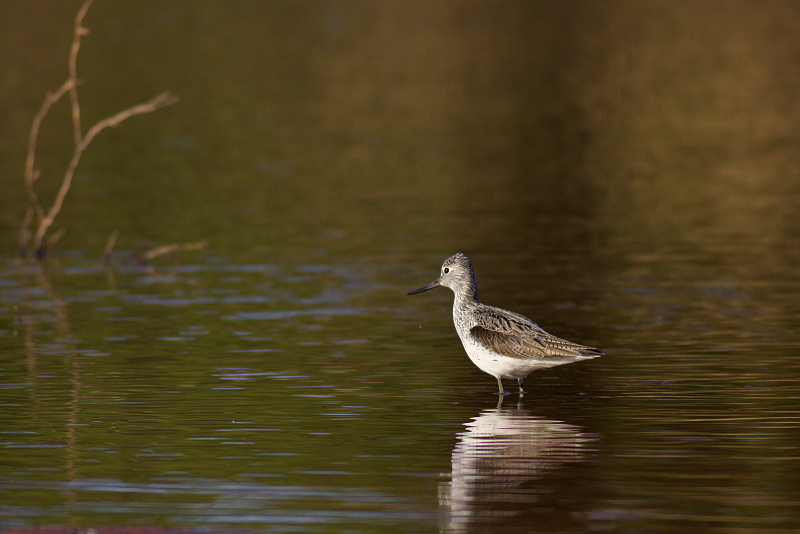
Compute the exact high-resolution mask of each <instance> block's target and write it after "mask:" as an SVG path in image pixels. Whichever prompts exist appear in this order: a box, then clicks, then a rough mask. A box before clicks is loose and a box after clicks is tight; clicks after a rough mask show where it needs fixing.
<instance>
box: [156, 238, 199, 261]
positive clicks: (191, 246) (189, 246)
mask: <svg viewBox="0 0 800 534" xmlns="http://www.w3.org/2000/svg"><path fill="white" fill-rule="evenodd" d="M207 246H208V240H205V239H204V240H203V241H197V242H196V243H174V244H172V245H163V246H160V247H157V248H154V249H152V250H149V251H147V252H145V253H144V254H143V255H142V260H143V261H150V260H152V259H153V258H155V257H157V256H161V255H164V254H169V253H170V252H175V251H178V250H183V251H186V250H199V249H201V248H205V247H207Z"/></svg>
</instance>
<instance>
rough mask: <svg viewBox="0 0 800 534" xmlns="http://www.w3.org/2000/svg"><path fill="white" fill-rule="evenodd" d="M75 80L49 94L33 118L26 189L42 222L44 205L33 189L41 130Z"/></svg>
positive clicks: (26, 164)
mask: <svg viewBox="0 0 800 534" xmlns="http://www.w3.org/2000/svg"><path fill="white" fill-rule="evenodd" d="M72 84H73V80H67V81H66V82H64V84H63V85H62V86H61V87H59V88H58V91H56V92H55V93H47V95H46V96H45V98H44V102H43V103H42V107H41V108H40V109H39V112H38V113H37V114H36V116H35V117H34V118H33V124H31V136H30V138H29V139H28V156H27V158H26V161H25V189H26V190H27V191H28V196H29V197H30V199H31V204H32V205H33V209H34V210H36V218H37V220H39V221H40V222H41V221H42V220H43V219H44V208H43V207H42V203H41V202H40V201H39V195H37V194H36V190H35V189H34V188H33V184H34V182H35V181H36V179H37V178H39V171H37V170H35V169H34V163H35V160H36V142H37V140H38V138H39V128H40V127H41V125H42V120H43V119H44V116H45V115H47V112H48V111H50V108H51V107H52V106H53V104H55V103H56V102H58V101H59V100H61V97H62V96H64V93H66V92H67V91H68V90H69V89H70V87H72Z"/></svg>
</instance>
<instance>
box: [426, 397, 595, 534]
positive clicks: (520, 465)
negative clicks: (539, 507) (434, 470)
mask: <svg viewBox="0 0 800 534" xmlns="http://www.w3.org/2000/svg"><path fill="white" fill-rule="evenodd" d="M501 404H502V399H501V403H500V404H498V406H497V408H495V409H489V410H484V411H483V412H481V413H480V415H478V416H477V417H474V418H473V419H472V420H471V421H469V422H467V423H465V424H464V426H465V427H466V430H464V431H462V432H459V433H458V435H457V438H458V442H457V443H456V446H455V448H454V449H453V456H452V473H451V476H450V480H449V481H447V482H442V483H441V484H440V485H439V504H440V506H442V508H443V512H444V514H443V520H444V525H443V526H444V531H446V532H469V531H471V530H473V529H474V528H475V527H478V528H481V527H483V528H485V527H486V525H487V523H490V524H491V523H496V522H506V521H508V520H512V521H513V517H514V516H516V515H518V514H520V513H522V512H523V511H524V510H525V509H526V508H529V507H530V505H531V503H533V502H535V501H537V500H538V498H539V496H540V495H542V494H543V493H545V492H547V491H548V488H547V487H546V486H545V487H542V486H540V485H537V484H536V483H535V481H536V480H537V479H539V478H541V477H542V475H544V474H545V473H547V472H551V471H553V470H555V469H558V468H559V467H561V466H562V465H564V464H565V463H567V462H574V461H577V460H580V459H581V458H583V457H584V456H585V455H586V454H587V453H588V452H589V447H588V446H589V444H590V443H591V442H592V441H594V440H595V438H594V437H593V436H591V435H588V434H585V433H583V432H582V431H581V429H580V428H578V427H576V426H573V425H568V424H566V423H564V422H561V421H555V420H550V419H545V418H542V417H537V416H533V415H530V414H529V413H528V411H527V410H524V409H522V403H520V404H518V405H517V406H516V407H515V408H512V407H505V408H504V407H502V406H501Z"/></svg>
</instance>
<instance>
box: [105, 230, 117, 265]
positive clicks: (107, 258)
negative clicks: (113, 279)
mask: <svg viewBox="0 0 800 534" xmlns="http://www.w3.org/2000/svg"><path fill="white" fill-rule="evenodd" d="M118 237H119V228H116V229H115V230H114V231H113V232H111V235H110V236H109V237H108V241H106V251H105V253H104V254H103V261H104V262H105V263H111V251H112V250H114V244H116V242H117V238H118Z"/></svg>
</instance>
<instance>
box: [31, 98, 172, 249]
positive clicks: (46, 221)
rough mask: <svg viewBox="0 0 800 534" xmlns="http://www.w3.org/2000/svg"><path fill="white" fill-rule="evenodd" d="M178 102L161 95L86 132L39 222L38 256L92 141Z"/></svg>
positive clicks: (105, 120) (37, 231) (35, 245)
mask: <svg viewBox="0 0 800 534" xmlns="http://www.w3.org/2000/svg"><path fill="white" fill-rule="evenodd" d="M177 100H178V99H177V97H174V96H173V95H172V94H171V93H169V92H165V93H161V94H160V95H158V96H157V97H155V98H152V99H150V100H149V101H147V102H145V103H144V104H139V105H138V106H134V107H132V108H129V109H126V110H124V111H120V112H119V113H117V114H116V115H113V116H111V117H108V118H106V119H103V120H101V121H100V122H98V123H97V124H95V125H94V126H92V127H91V128H90V129H89V131H88V132H86V136H85V137H84V138H83V140H81V142H80V143H79V144H78V146H76V147H75V152H74V153H73V155H72V159H71V160H70V162H69V166H68V167H67V171H66V172H65V173H64V179H63V180H62V182H61V188H60V189H59V190H58V194H56V199H55V200H54V201H53V206H52V207H51V208H50V211H49V212H47V215H46V216H45V217H44V218H43V219H42V220H41V221H40V222H39V228H38V229H37V230H36V235H35V237H34V247H35V248H36V250H37V254H40V253H41V250H42V249H41V246H42V240H43V239H44V236H45V234H46V233H47V230H48V229H49V228H50V226H51V225H52V224H53V221H54V220H55V218H56V215H58V212H59V211H61V206H62V205H63V204H64V198H65V197H66V196H67V192H69V188H70V186H71V185H72V178H73V176H74V175H75V169H77V168H78V163H80V161H81V156H82V155H83V151H84V150H86V147H87V146H89V143H91V142H92V139H94V137H95V136H96V135H97V134H99V133H100V132H101V131H103V130H105V129H106V128H109V127H114V126H117V125H118V124H119V123H120V122H122V121H124V120H125V119H127V118H129V117H132V116H134V115H141V114H143V113H150V112H153V111H155V110H157V109H158V108H162V107H164V106H168V105H170V104H173V103H174V102H176V101H177Z"/></svg>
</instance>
